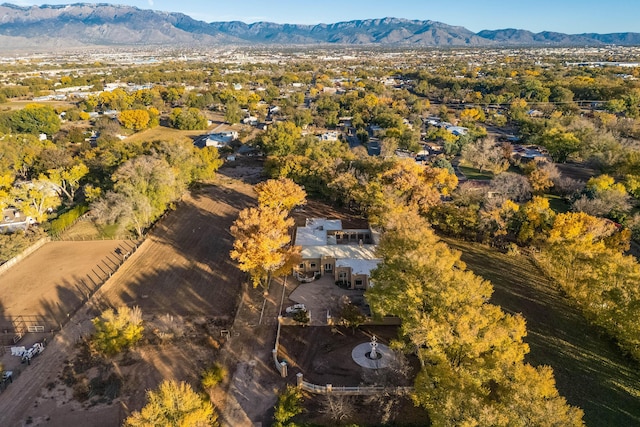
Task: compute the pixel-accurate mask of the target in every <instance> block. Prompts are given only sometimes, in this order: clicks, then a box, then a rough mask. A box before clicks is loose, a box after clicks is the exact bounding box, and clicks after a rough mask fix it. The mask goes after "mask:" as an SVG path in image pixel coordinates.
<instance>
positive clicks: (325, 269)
mask: <svg viewBox="0 0 640 427" xmlns="http://www.w3.org/2000/svg"><path fill="white" fill-rule="evenodd" d="M331 270H333V265H331V264H325V265H324V271H331Z"/></svg>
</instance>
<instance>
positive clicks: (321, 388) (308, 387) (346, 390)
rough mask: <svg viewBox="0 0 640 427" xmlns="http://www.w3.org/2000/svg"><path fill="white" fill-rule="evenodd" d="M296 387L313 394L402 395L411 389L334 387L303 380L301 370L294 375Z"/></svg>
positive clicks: (411, 389) (411, 388)
mask: <svg viewBox="0 0 640 427" xmlns="http://www.w3.org/2000/svg"><path fill="white" fill-rule="evenodd" d="M296 377H297V378H296V380H297V382H296V384H297V386H298V388H300V389H302V390H305V391H308V392H309V393H314V394H335V395H347V396H348V395H350V396H362V395H371V394H396V395H403V394H408V393H411V392H412V391H413V387H399V386H398V387H383V386H356V387H342V386H339V387H336V386H333V385H331V384H327V385H317V384H313V383H310V382H307V381H305V380H304V376H303V374H302V372H300V373H298V374H297V375H296Z"/></svg>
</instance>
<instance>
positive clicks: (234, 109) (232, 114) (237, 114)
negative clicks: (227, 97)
mask: <svg viewBox="0 0 640 427" xmlns="http://www.w3.org/2000/svg"><path fill="white" fill-rule="evenodd" d="M242 114H243V113H242V110H241V109H240V106H239V105H238V103H237V102H235V101H233V102H227V105H226V109H225V113H224V121H225V122H227V123H229V124H231V125H233V124H236V123H240V120H241V119H242Z"/></svg>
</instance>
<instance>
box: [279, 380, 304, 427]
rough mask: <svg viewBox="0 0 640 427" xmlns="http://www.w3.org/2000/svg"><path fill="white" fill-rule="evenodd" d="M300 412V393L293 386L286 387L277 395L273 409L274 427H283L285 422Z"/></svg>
mask: <svg viewBox="0 0 640 427" xmlns="http://www.w3.org/2000/svg"><path fill="white" fill-rule="evenodd" d="M301 412H302V392H301V391H300V390H299V389H298V388H297V387H293V386H290V385H289V386H287V388H285V389H284V390H283V391H282V392H281V393H280V394H279V395H278V402H277V403H276V406H275V408H274V414H273V419H274V420H275V422H274V423H273V425H274V427H284V426H287V425H289V424H287V422H288V421H289V420H291V418H293V417H295V416H296V415H298V414H299V413H301Z"/></svg>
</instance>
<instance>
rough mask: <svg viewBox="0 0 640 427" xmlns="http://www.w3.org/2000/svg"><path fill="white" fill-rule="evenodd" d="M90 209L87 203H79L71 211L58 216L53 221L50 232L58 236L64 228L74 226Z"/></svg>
mask: <svg viewBox="0 0 640 427" xmlns="http://www.w3.org/2000/svg"><path fill="white" fill-rule="evenodd" d="M88 210H89V207H87V206H85V205H78V206H76V207H74V208H73V209H71V210H70V211H68V212H65V213H63V214H62V215H60V216H59V217H58V218H56V219H54V220H53V221H51V227H50V228H49V233H50V234H51V235H53V236H58V235H59V234H60V233H62V232H63V231H64V230H66V229H67V228H69V227H70V226H72V225H73V224H74V223H75V222H76V221H77V219H78V218H80V217H81V216H82V215H84V214H85V213H86V212H87V211H88Z"/></svg>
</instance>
